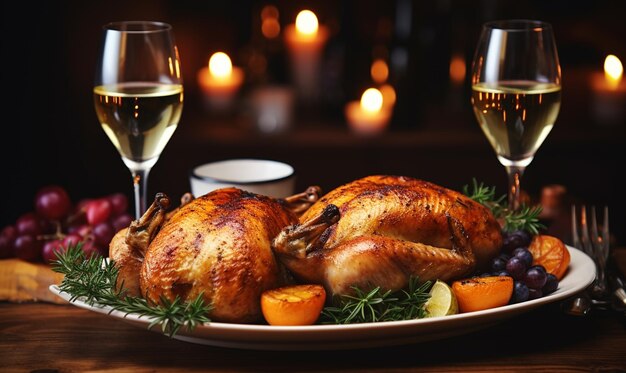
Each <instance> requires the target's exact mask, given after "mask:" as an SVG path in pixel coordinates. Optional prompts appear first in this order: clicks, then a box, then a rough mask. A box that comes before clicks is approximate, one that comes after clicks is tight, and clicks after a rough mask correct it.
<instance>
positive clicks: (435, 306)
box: [424, 280, 459, 317]
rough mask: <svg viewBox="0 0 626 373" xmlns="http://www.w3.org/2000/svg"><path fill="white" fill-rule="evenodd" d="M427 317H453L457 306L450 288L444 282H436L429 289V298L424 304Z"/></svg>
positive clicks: (457, 309)
mask: <svg viewBox="0 0 626 373" xmlns="http://www.w3.org/2000/svg"><path fill="white" fill-rule="evenodd" d="M424 309H425V310H426V312H427V315H428V316H427V317H437V316H446V315H454V314H456V313H458V312H459V305H458V303H457V300H456V296H455V295H454V292H453V291H452V288H451V287H450V286H449V285H448V284H447V283H445V282H444V281H440V280H437V281H435V283H434V284H433V287H432V288H431V289H430V298H429V299H428V301H426V303H425V304H424Z"/></svg>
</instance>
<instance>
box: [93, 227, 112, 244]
mask: <svg viewBox="0 0 626 373" xmlns="http://www.w3.org/2000/svg"><path fill="white" fill-rule="evenodd" d="M92 232H93V236H94V239H95V244H96V246H100V247H109V243H111V240H112V239H113V236H114V235H115V231H114V230H113V226H111V224H110V223H109V222H104V223H100V224H98V225H96V226H94V227H93V230H92Z"/></svg>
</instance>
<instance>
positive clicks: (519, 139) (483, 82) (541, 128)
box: [471, 20, 561, 210]
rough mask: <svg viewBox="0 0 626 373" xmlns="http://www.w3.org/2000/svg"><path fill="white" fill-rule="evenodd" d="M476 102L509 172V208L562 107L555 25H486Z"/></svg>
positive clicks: (477, 63) (475, 72)
mask: <svg viewBox="0 0 626 373" xmlns="http://www.w3.org/2000/svg"><path fill="white" fill-rule="evenodd" d="M471 100H472V107H473V109H474V114H475V115H476V118H477V120H478V123H479V124H480V128H481V129H482V131H483V133H484V134H485V136H486V137H487V139H488V140H489V143H490V144H491V146H492V147H493V149H494V150H495V152H496V155H497V157H498V160H499V161H500V163H501V164H502V165H503V166H504V167H505V168H506V171H507V174H508V177H509V190H508V205H509V209H511V210H516V209H518V208H519V207H520V182H521V178H522V175H523V173H524V170H525V169H526V167H527V166H528V165H529V164H530V163H531V162H532V160H533V158H534V156H535V153H536V152H537V149H539V147H540V146H541V144H542V143H543V142H544V140H545V139H546V137H547V136H548V134H549V133H550V131H551V130H552V127H553V126H554V123H555V122H556V118H557V116H558V114H559V110H560V107H561V68H560V65H559V58H558V54H557V50H556V43H555V41H554V35H553V33H552V28H551V26H550V25H549V24H547V23H545V22H541V21H532V20H505V21H495V22H489V23H486V24H484V25H483V28H482V33H481V36H480V40H479V42H478V46H477V48H476V53H475V55H474V60H473V64H472V99H471Z"/></svg>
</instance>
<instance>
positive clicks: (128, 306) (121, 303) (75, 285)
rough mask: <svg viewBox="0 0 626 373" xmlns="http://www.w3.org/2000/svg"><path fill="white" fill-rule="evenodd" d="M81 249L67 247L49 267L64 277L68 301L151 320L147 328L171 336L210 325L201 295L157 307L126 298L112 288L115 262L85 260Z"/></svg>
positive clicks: (140, 300)
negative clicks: (200, 325) (182, 329)
mask: <svg viewBox="0 0 626 373" xmlns="http://www.w3.org/2000/svg"><path fill="white" fill-rule="evenodd" d="M81 246H82V243H78V244H76V245H70V246H68V247H67V250H65V251H64V252H63V251H61V252H58V253H57V258H58V259H57V260H56V261H54V263H53V267H52V269H53V270H54V271H55V272H59V273H62V274H64V275H65V276H64V278H63V281H62V282H61V284H60V285H59V288H60V289H61V291H63V292H66V293H68V294H70V295H71V298H70V300H71V301H74V300H76V299H81V300H82V301H84V302H85V303H87V304H89V305H90V306H93V305H94V304H96V303H98V304H99V305H103V306H110V307H111V308H112V309H113V310H117V311H121V312H125V313H126V314H129V313H134V314H138V315H140V316H145V317H148V318H151V319H152V321H151V322H150V324H149V325H148V329H151V328H152V327H154V326H155V325H161V330H162V332H163V333H164V334H166V335H168V336H170V337H173V336H174V335H175V334H176V333H177V332H178V331H179V330H180V328H181V327H183V326H185V327H186V328H187V329H188V330H190V331H191V330H193V329H194V328H195V327H196V326H197V325H199V324H203V323H207V322H210V319H209V318H208V317H207V316H206V315H207V314H208V312H209V311H210V310H211V306H210V305H206V304H205V303H204V300H203V299H202V294H200V295H198V297H197V298H196V299H194V300H193V301H192V302H188V303H185V302H183V301H182V300H181V299H180V298H179V297H178V296H177V297H176V298H175V299H174V300H173V301H170V300H168V299H165V298H161V302H160V304H158V305H153V304H150V303H148V301H147V300H146V299H144V298H140V297H131V296H127V295H126V294H125V291H124V290H117V289H115V284H116V282H117V274H118V269H117V268H116V267H115V265H114V262H113V261H112V260H110V259H109V260H108V261H107V260H104V258H103V257H101V256H92V257H89V258H87V257H86V256H85V253H84V252H83V250H82V248H81Z"/></svg>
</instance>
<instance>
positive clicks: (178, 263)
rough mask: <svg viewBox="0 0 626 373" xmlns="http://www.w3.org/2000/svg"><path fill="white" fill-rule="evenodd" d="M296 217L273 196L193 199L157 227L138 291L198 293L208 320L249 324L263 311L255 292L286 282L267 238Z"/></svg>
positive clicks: (224, 193) (152, 296) (185, 296)
mask: <svg viewBox="0 0 626 373" xmlns="http://www.w3.org/2000/svg"><path fill="white" fill-rule="evenodd" d="M297 221H298V218H297V216H296V215H295V214H294V213H292V212H291V211H290V210H288V209H287V208H285V206H284V205H283V204H281V203H279V202H278V201H277V200H275V199H271V198H269V197H265V196H261V195H257V194H253V193H249V192H245V191H242V190H239V189H236V188H225V189H220V190H217V191H214V192H211V193H208V194H206V195H204V196H201V197H199V198H196V199H195V200H193V201H191V202H190V203H188V204H187V205H186V206H184V208H181V209H180V210H179V211H177V212H176V213H175V214H173V215H172V216H171V217H170V219H169V220H168V221H167V222H166V223H165V224H164V225H163V227H162V228H161V229H160V231H159V232H158V234H157V235H156V237H155V238H154V240H153V241H152V242H151V243H150V245H149V247H148V250H147V251H146V254H145V258H144V260H143V264H142V266H141V272H140V286H141V292H142V294H143V296H144V297H146V298H147V299H148V300H149V301H151V302H154V303H158V302H159V300H160V298H161V297H165V298H166V299H170V300H173V299H174V298H175V297H176V296H179V297H180V298H181V299H182V300H185V301H191V300H193V299H195V298H196V297H197V296H198V295H199V294H202V296H203V298H204V299H205V301H206V302H207V303H210V304H211V305H212V311H211V312H210V314H209V317H210V318H211V319H212V320H214V321H223V322H238V323H251V322H258V321H260V320H262V319H261V317H262V314H261V310H260V296H261V293H262V292H263V291H265V290H267V289H271V288H276V287H278V286H281V285H284V284H286V283H287V282H288V276H287V273H286V271H285V270H284V269H283V267H282V265H281V264H280V263H279V262H278V261H277V260H276V259H275V256H274V253H273V252H272V249H271V240H272V239H273V238H274V237H275V236H276V235H277V234H278V233H279V232H280V230H281V229H283V228H284V227H285V226H288V225H290V224H295V223H297Z"/></svg>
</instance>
